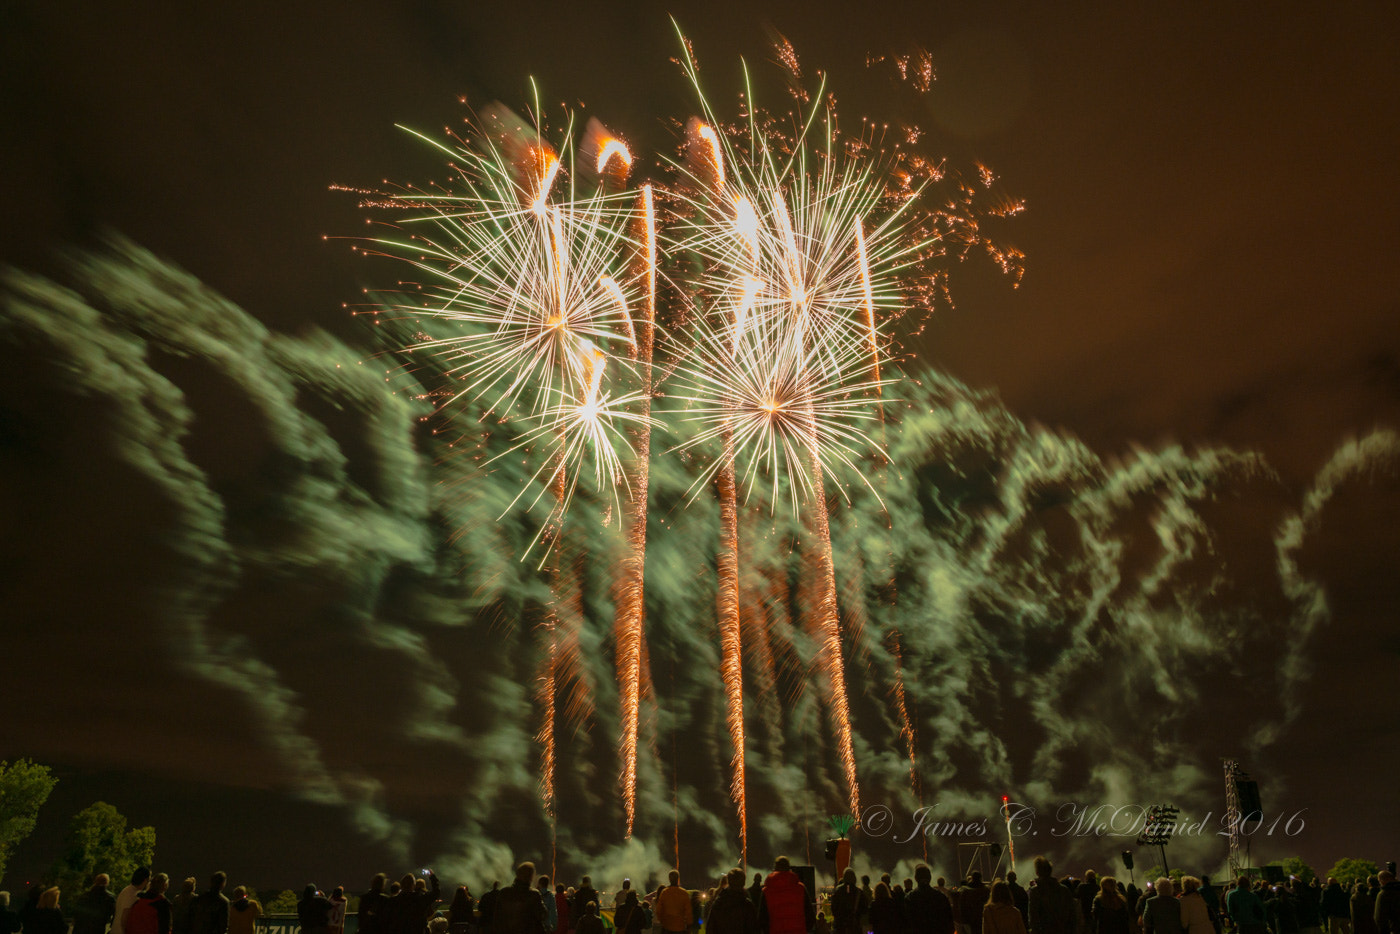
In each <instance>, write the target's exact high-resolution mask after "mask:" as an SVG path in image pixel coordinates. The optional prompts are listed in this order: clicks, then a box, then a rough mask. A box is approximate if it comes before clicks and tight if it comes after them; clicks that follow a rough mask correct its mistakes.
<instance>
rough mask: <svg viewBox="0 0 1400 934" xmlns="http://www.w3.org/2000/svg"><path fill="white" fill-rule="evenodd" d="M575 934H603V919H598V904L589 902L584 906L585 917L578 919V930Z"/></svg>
mask: <svg viewBox="0 0 1400 934" xmlns="http://www.w3.org/2000/svg"><path fill="white" fill-rule="evenodd" d="M575 894H577V893H575ZM574 934H603V919H602V918H600V917H598V903H597V902H589V903H588V904H586V905H584V906H583V915H582V916H581V917H580V918H579V919H578V928H577V929H576V930H575V932H574Z"/></svg>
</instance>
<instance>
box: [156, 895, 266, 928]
mask: <svg viewBox="0 0 1400 934" xmlns="http://www.w3.org/2000/svg"><path fill="white" fill-rule="evenodd" d="M262 915H263V907H262V905H261V903H259V902H258V900H257V899H256V898H249V897H248V890H247V889H246V888H244V887H243V886H241V885H240V886H239V887H238V888H236V889H234V890H233V899H232V901H230V902H229V906H228V934H255V932H256V930H257V926H258V919H259V918H261V917H262ZM176 934H179V932H178V931H177V932H176Z"/></svg>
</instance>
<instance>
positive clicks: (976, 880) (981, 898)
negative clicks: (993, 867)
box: [958, 872, 988, 934]
mask: <svg viewBox="0 0 1400 934" xmlns="http://www.w3.org/2000/svg"><path fill="white" fill-rule="evenodd" d="M987 896H988V892H987V886H986V884H985V883H984V882H983V881H982V873H980V872H974V873H973V874H972V875H971V876H970V877H969V878H968V880H967V884H966V885H964V886H962V887H961V888H959V889H958V920H959V921H960V922H962V924H963V925H964V926H965V927H966V928H967V930H969V931H971V932H972V934H982V909H983V908H985V907H987Z"/></svg>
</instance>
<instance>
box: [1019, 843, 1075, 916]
mask: <svg viewBox="0 0 1400 934" xmlns="http://www.w3.org/2000/svg"><path fill="white" fill-rule="evenodd" d="M1026 924H1027V927H1028V928H1029V930H1030V934H1075V931H1076V929H1077V928H1078V926H1079V903H1078V902H1077V901H1076V900H1075V898H1074V893H1072V892H1071V891H1070V890H1069V889H1067V888H1065V887H1064V886H1063V885H1061V884H1060V883H1058V882H1056V881H1055V867H1054V866H1053V865H1051V863H1050V860H1048V859H1046V858H1045V857H1044V856H1037V857H1036V858H1035V884H1034V885H1033V886H1031V890H1030V891H1029V892H1027V893H1026Z"/></svg>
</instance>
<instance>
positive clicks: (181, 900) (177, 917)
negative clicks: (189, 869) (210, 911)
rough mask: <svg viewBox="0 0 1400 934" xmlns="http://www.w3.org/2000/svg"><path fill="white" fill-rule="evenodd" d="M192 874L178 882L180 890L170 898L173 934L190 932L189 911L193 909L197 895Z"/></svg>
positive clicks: (187, 933) (196, 884)
mask: <svg viewBox="0 0 1400 934" xmlns="http://www.w3.org/2000/svg"><path fill="white" fill-rule="evenodd" d="M198 885H199V883H197V882H195V879H194V876H189V877H187V878H186V879H185V881H184V882H183V883H181V884H180V891H179V892H177V893H175V897H174V898H171V899H170V930H171V931H172V932H173V934H190V925H191V924H192V923H193V921H192V918H191V914H190V912H191V911H193V910H194V900H195V899H196V898H198V897H199V893H198V892H197V891H196V887H197V886H198Z"/></svg>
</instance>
